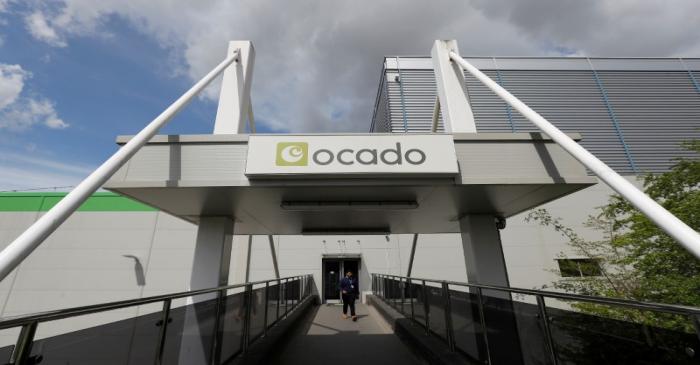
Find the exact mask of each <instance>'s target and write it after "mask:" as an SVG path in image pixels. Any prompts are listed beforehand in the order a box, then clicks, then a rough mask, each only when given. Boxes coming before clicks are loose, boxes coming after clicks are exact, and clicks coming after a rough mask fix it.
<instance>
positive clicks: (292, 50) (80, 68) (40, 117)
mask: <svg viewBox="0 0 700 365" xmlns="http://www.w3.org/2000/svg"><path fill="white" fill-rule="evenodd" d="M409 5H410V6H409ZM697 14H700V2H698V1H697V0H674V6H668V4H667V3H666V2H659V1H653V0H636V1H620V0H597V1H590V2H583V1H578V0H518V1H509V0H468V1H465V0H433V1H429V2H427V1H415V2H411V3H410V4H408V3H406V2H405V0H372V1H368V2H367V3H364V4H362V3H358V2H352V1H342V0H298V1H294V2H286V1H285V2H280V1H264V0H198V1H187V0H181V1H178V0H148V1H143V0H100V1H95V0H53V1H50V2H46V1H41V0H0V191H2V190H10V189H20V190H26V189H33V188H41V187H51V186H65V185H73V184H75V183H76V182H78V181H80V179H81V178H82V177H84V176H85V175H86V174H87V173H89V172H90V171H91V170H92V169H93V168H95V167H96V166H97V165H98V164H99V163H101V162H102V161H104V160H105V159H106V158H107V157H108V156H109V155H110V154H111V153H112V152H114V151H115V149H116V145H115V144H114V139H115V137H116V136H117V135H121V134H134V133H136V132H137V131H138V130H140V129H141V128H142V127H143V126H144V125H145V124H146V123H148V122H149V121H150V120H151V119H152V118H153V117H155V116H156V115H158V114H159V113H160V112H161V111H162V110H163V109H164V108H166V107H167V106H168V105H169V104H170V103H171V102H172V101H173V100H175V99H176V98H177V97H178V96H179V95H180V94H181V93H183V92H184V91H185V90H187V88H189V86H190V85H191V84H193V83H194V82H195V81H196V80H198V79H199V78H200V77H202V76H203V75H204V74H206V73H207V72H208V71H209V70H211V69H212V68H213V67H214V66H215V65H216V64H218V63H219V62H220V61H221V60H222V59H223V58H224V56H225V53H226V47H227V42H228V41H229V40H251V41H253V43H254V45H255V49H256V63H255V71H254V77H253V90H252V100H253V109H254V111H255V118H256V125H257V128H258V131H259V132H282V133H283V132H366V131H367V130H368V128H369V124H370V118H371V113H372V106H373V104H374V97H375V94H376V90H377V85H378V83H379V80H378V75H379V74H380V70H381V68H382V60H383V56H385V55H417V54H425V55H427V54H428V53H429V51H430V47H431V45H432V42H433V41H434V40H435V39H456V40H458V42H459V44H460V51H461V52H462V54H464V55H466V56H469V55H479V56H550V55H588V56H690V57H693V56H695V57H697V56H698V55H700V38H698V37H697V34H698V33H700V22H698V21H697ZM217 96H218V83H217V84H213V85H212V86H211V87H210V88H209V89H208V90H205V92H204V93H203V94H202V97H201V98H200V99H198V100H196V101H195V102H193V103H192V104H191V105H189V106H188V107H187V108H186V109H185V110H184V111H183V112H182V113H181V114H180V115H178V117H177V118H176V119H175V120H173V121H172V122H171V124H170V125H168V126H167V127H166V128H165V129H164V130H162V131H161V132H162V133H177V134H188V133H211V131H212V128H213V120H214V117H215V113H216V101H217ZM62 190H65V189H62Z"/></svg>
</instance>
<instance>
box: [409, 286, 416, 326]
mask: <svg viewBox="0 0 700 365" xmlns="http://www.w3.org/2000/svg"><path fill="white" fill-rule="evenodd" d="M408 293H409V295H410V297H411V319H412V320H414V321H415V320H416V312H415V310H414V309H413V302H414V300H413V284H412V283H411V279H410V278H409V279H408Z"/></svg>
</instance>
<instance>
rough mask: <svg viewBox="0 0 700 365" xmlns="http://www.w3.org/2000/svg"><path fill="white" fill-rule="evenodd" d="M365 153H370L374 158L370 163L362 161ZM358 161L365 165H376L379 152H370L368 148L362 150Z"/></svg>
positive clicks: (358, 155) (358, 152)
mask: <svg viewBox="0 0 700 365" xmlns="http://www.w3.org/2000/svg"><path fill="white" fill-rule="evenodd" d="M363 153H369V154H370V155H371V156H372V159H371V160H369V161H365V160H363V159H362V154H363ZM356 158H357V161H358V162H359V163H361V164H363V165H376V164H377V150H370V149H367V148H364V149H361V150H359V151H357V156H356Z"/></svg>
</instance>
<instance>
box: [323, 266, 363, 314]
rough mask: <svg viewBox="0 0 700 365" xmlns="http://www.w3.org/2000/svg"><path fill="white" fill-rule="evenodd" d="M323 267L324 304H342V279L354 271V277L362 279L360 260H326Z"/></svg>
mask: <svg viewBox="0 0 700 365" xmlns="http://www.w3.org/2000/svg"><path fill="white" fill-rule="evenodd" d="M322 266H323V284H322V285H323V302H324V303H340V301H341V296H340V279H342V278H343V277H344V276H345V273H346V272H348V271H352V274H353V276H354V277H356V278H358V279H359V277H360V273H359V271H360V259H357V258H340V257H339V258H324V259H323V261H322Z"/></svg>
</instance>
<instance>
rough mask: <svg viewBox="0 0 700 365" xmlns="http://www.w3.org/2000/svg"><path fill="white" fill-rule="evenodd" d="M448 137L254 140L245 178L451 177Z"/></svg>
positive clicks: (452, 167) (451, 145) (452, 157)
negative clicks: (280, 176)
mask: <svg viewBox="0 0 700 365" xmlns="http://www.w3.org/2000/svg"><path fill="white" fill-rule="evenodd" d="M457 171H458V169H457V161H456V155H455V150H454V143H453V141H452V136H450V135H397V136H391V135H343V136H341V135H313V136H297V135H294V136H271V135H253V136H250V139H249V141H248V158H247V163H246V175H248V176H265V175H272V176H274V175H282V176H294V175H326V176H328V177H333V175H337V176H338V177H343V176H345V175H347V174H357V175H382V176H390V175H393V174H396V175H402V174H403V175H405V174H411V175H453V174H456V173H457Z"/></svg>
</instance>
